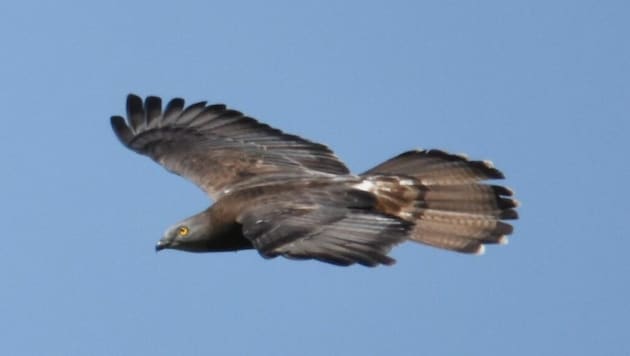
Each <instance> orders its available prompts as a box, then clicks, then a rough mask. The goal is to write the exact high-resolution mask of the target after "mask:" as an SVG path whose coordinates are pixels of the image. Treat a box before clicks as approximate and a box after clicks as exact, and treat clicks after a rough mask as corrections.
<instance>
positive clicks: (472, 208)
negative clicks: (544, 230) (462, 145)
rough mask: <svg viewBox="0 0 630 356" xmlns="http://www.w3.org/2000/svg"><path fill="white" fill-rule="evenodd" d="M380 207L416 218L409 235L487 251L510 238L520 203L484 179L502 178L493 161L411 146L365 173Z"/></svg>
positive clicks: (461, 249) (452, 246) (467, 249)
mask: <svg viewBox="0 0 630 356" xmlns="http://www.w3.org/2000/svg"><path fill="white" fill-rule="evenodd" d="M362 176H363V177H366V179H367V180H368V181H372V182H373V183H372V185H373V187H374V188H373V190H374V192H375V193H376V195H377V196H378V197H379V204H378V206H379V208H380V210H381V211H384V212H386V213H388V214H392V215H395V216H399V217H401V218H403V219H406V220H409V221H413V222H414V224H415V226H414V228H413V231H412V232H411V234H410V239H411V240H414V241H417V242H422V243H425V244H428V245H432V246H435V247H440V248H445V249H449V250H454V251H459V252H466V253H482V252H483V245H484V244H496V243H506V242H507V235H509V234H511V233H512V230H513V229H512V226H511V225H510V224H508V223H507V222H505V220H512V219H517V218H518V214H517V212H516V210H515V208H516V207H517V205H518V202H517V201H516V200H515V199H513V198H512V195H513V193H512V191H511V190H510V189H508V188H505V187H502V186H498V185H491V184H485V183H482V181H484V180H488V179H502V178H503V174H502V173H501V172H500V171H499V170H497V169H496V168H494V167H493V166H492V163H490V162H488V161H469V160H468V159H467V158H466V157H464V156H461V155H453V154H448V153H446V152H443V151H438V150H425V151H409V152H405V153H403V154H401V155H399V156H397V157H394V158H392V159H390V160H388V161H386V162H384V163H382V164H380V165H378V166H376V167H375V168H372V169H370V170H369V171H367V172H365V173H363V175H362Z"/></svg>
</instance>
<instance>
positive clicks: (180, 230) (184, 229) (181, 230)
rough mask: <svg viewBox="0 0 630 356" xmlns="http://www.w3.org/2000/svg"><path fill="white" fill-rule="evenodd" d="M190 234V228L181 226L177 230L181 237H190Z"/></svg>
mask: <svg viewBox="0 0 630 356" xmlns="http://www.w3.org/2000/svg"><path fill="white" fill-rule="evenodd" d="M189 232H190V229H189V228H188V226H180V227H179V228H178V229H177V233H178V234H179V236H186V235H188V233H189Z"/></svg>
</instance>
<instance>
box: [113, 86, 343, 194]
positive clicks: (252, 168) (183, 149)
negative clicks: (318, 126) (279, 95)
mask: <svg viewBox="0 0 630 356" xmlns="http://www.w3.org/2000/svg"><path fill="white" fill-rule="evenodd" d="M111 123H112V128H113V129H114V132H115V133H116V135H117V136H118V138H119V139H120V141H121V142H122V143H123V144H124V145H125V146H126V147H128V148H129V149H131V150H133V151H136V152H138V153H140V154H143V155H147V156H149V157H151V158H152V159H153V160H155V161H156V162H158V163H159V164H161V165H163V166H164V167H166V168H167V169H168V170H170V171H172V172H174V173H176V174H178V175H181V176H184V177H186V178H188V179H190V180H192V181H193V182H194V183H196V184H197V185H199V186H200V187H201V188H202V189H203V190H204V191H205V192H206V193H208V194H209V195H210V196H212V197H213V198H214V199H218V198H219V197H220V196H221V195H222V194H223V193H224V192H225V191H227V190H229V189H230V187H232V186H233V185H235V184H237V183H242V182H243V181H245V180H247V179H248V178H252V177H258V178H260V177H261V176H264V175H274V174H275V175H277V174H287V175H318V174H347V173H348V172H349V171H348V169H347V168H346V166H345V165H344V164H343V163H342V162H341V161H340V160H339V159H338V158H337V157H336V156H335V154H334V153H333V152H332V151H331V150H330V149H329V148H328V147H326V146H324V145H321V144H318V143H314V142H310V141H308V140H305V139H302V138H300V137H298V136H295V135H289V134H285V133H283V132H282V131H280V130H277V129H274V128H272V127H270V126H268V125H265V124H262V123H260V122H258V121H256V120H255V119H252V118H250V117H247V116H245V115H243V114H242V113H240V112H238V111H235V110H231V109H227V108H226V107H225V105H206V103H205V102H200V103H196V104H192V105H189V106H188V107H184V100H182V99H179V98H177V99H173V100H171V101H170V102H169V103H168V104H167V105H166V107H165V108H164V110H162V101H161V99H160V98H158V97H154V96H149V97H147V98H146V99H145V100H144V103H143V101H142V99H141V98H140V97H138V96H136V95H131V94H130V95H129V96H128V97H127V120H126V121H125V119H124V118H123V117H121V116H112V118H111Z"/></svg>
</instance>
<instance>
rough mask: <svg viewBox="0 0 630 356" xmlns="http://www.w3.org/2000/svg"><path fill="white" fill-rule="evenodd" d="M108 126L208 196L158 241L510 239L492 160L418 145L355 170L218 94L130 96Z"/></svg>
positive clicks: (335, 245) (167, 244)
mask: <svg viewBox="0 0 630 356" xmlns="http://www.w3.org/2000/svg"><path fill="white" fill-rule="evenodd" d="M111 124H112V128H113V130H114V132H115V134H116V136H118V138H119V139H120V141H121V142H122V143H123V145H125V146H126V147H127V148H129V149H131V150H133V151H135V152H137V153H140V154H143V155H146V156H149V157H151V158H152V159H153V160H154V161H156V162H157V163H159V164H161V165H162V166H164V167H165V168H166V169H168V170H169V171H171V172H173V173H176V174H178V175H181V176H183V177H186V178H188V179H190V180H191V181H193V182H194V183H196V184H197V185H198V186H199V187H200V188H201V189H202V190H204V191H205V192H206V193H207V194H208V195H209V196H210V197H211V198H212V199H213V200H214V204H213V205H212V206H210V207H209V208H208V209H206V210H205V211H202V212H201V213H199V214H197V215H194V216H192V217H189V218H187V219H184V220H182V221H181V222H179V223H177V224H175V225H174V226H172V227H170V228H169V229H167V231H166V232H165V234H164V236H163V237H162V239H161V240H160V241H159V242H158V243H157V246H156V250H157V251H159V250H162V249H176V250H183V251H190V252H218V251H237V250H244V249H252V248H253V249H256V250H257V251H258V252H259V253H260V255H262V256H263V257H265V258H273V257H276V256H284V257H288V258H292V259H315V260H319V261H323V262H327V263H331V264H335V265H341V266H347V265H351V264H354V263H359V264H361V265H365V266H377V265H380V264H383V265H391V264H393V263H394V262H395V260H394V259H393V258H392V257H390V256H388V254H389V252H390V250H391V249H392V247H393V246H395V245H397V244H399V243H401V242H404V241H407V240H410V241H416V242H420V243H423V244H427V245H431V246H435V247H439V248H443V249H448V250H452V251H458V252H464V253H477V254H479V253H482V252H483V251H484V244H497V243H499V244H500V243H506V242H507V237H506V235H509V234H511V233H512V226H511V225H509V224H508V223H506V222H505V221H504V220H510V219H516V218H517V212H516V210H515V208H516V206H517V202H516V200H514V199H513V198H512V195H513V193H512V191H511V190H510V189H508V188H506V187H503V186H499V185H493V184H488V183H486V182H484V181H486V180H491V179H502V178H504V176H503V174H502V173H501V172H500V171H499V170H497V169H496V168H494V167H493V165H492V163H491V162H489V161H473V160H469V159H467V158H466V157H465V156H462V155H455V154H449V153H447V152H444V151H441V150H414V151H408V152H405V153H402V154H400V155H398V156H396V157H393V158H391V159H389V160H387V161H385V162H383V163H381V164H379V165H377V166H375V167H374V168H372V169H369V170H367V171H366V172H363V173H361V174H352V173H350V171H349V170H348V168H347V167H346V166H345V165H344V164H343V162H341V161H340V160H339V158H337V156H335V154H334V153H333V152H332V151H331V150H330V149H329V148H328V147H326V146H324V145H322V144H319V143H315V142H312V141H309V140H306V139H303V138H301V137H298V136H295V135H291V134H287V133H284V132H282V131H280V130H278V129H275V128H272V127H270V126H268V125H266V124H263V123H261V122H258V121H257V120H255V119H253V118H251V117H248V116H245V115H244V114H242V113H240V112H239V111H236V110H232V109H229V108H227V107H226V106H225V105H221V104H215V105H207V104H206V102H199V103H196V104H192V105H189V106H185V104H184V100H182V99H180V98H176V99H172V100H170V101H169V102H168V103H167V104H166V106H165V107H164V108H163V107H162V101H161V99H160V98H159V97H156V96H148V97H146V98H145V99H144V100H142V98H140V97H138V96H136V95H133V94H130V95H129V96H128V97H127V118H126V120H125V119H124V118H123V117H122V116H113V117H112V118H111Z"/></svg>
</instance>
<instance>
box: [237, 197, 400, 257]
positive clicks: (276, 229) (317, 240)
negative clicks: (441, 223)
mask: <svg viewBox="0 0 630 356" xmlns="http://www.w3.org/2000/svg"><path fill="white" fill-rule="evenodd" d="M373 205H374V197H373V196H372V195H371V194H369V193H366V192H362V191H357V190H348V189H345V188H344V189H322V190H310V191H309V190H306V191H300V190H294V191H289V192H286V193H284V194H280V195H279V196H274V197H267V198H266V199H264V200H261V201H257V202H256V203H255V204H252V205H251V207H250V208H249V209H246V210H245V211H244V212H243V213H242V214H241V215H240V216H239V218H238V219H237V220H238V222H239V223H241V224H242V231H243V235H244V236H245V237H246V238H247V239H249V240H250V241H251V242H252V244H253V246H254V247H255V248H256V249H257V250H258V251H259V252H260V254H261V255H262V256H264V257H267V258H271V257H276V256H279V255H281V256H285V257H288V258H295V259H316V260H319V261H323V262H327V263H332V264H336V265H341V266H347V265H351V264H354V263H359V264H362V265H365V266H376V265H378V264H386V265H390V264H393V263H394V262H395V260H394V259H392V258H391V257H388V256H387V254H388V253H389V251H390V250H391V248H392V247H393V246H394V245H396V244H398V243H400V242H402V241H404V240H405V239H406V238H407V234H408V231H409V228H410V225H409V224H408V223H406V222H404V221H402V220H399V219H396V218H393V217H389V216H385V215H381V214H378V213H374V212H373V211H371V207H372V206H373Z"/></svg>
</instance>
